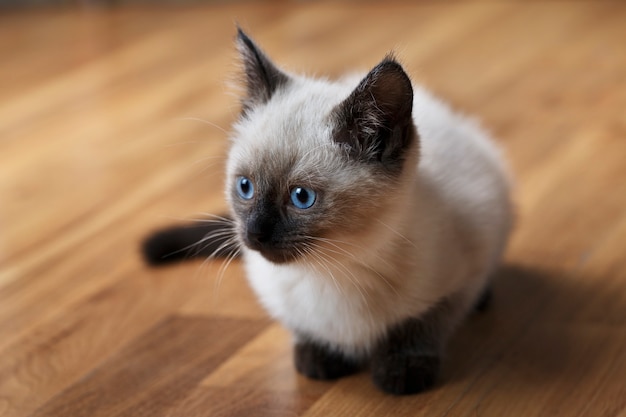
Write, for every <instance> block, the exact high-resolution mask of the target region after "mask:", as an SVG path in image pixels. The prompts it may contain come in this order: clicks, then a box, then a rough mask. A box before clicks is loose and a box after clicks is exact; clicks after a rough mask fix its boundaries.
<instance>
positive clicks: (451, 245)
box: [226, 76, 511, 356]
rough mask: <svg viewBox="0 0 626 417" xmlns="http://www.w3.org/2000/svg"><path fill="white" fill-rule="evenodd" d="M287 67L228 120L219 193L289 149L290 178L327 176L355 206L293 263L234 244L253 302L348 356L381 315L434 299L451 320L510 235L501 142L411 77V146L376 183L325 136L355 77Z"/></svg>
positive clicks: (381, 325)
mask: <svg viewBox="0 0 626 417" xmlns="http://www.w3.org/2000/svg"><path fill="white" fill-rule="evenodd" d="M292 77H293V78H292V82H291V83H290V84H289V85H288V86H287V87H286V88H285V89H281V90H279V91H277V92H276V94H275V95H274V96H273V97H272V98H271V100H269V102H268V103H266V104H264V105H259V106H256V107H254V108H252V109H251V110H250V113H249V116H248V117H246V118H243V119H242V120H241V121H240V122H239V123H238V124H236V126H235V129H234V134H233V138H232V139H233V144H232V149H231V152H230V156H229V161H228V170H227V175H228V180H227V193H226V195H227V198H228V199H232V198H235V197H233V193H232V189H233V187H234V181H235V178H236V176H237V175H238V174H239V171H240V170H241V169H242V167H243V166H247V167H250V166H252V167H253V168H250V169H253V170H256V175H262V173H263V170H264V169H270V168H269V167H263V166H262V165H260V164H258V162H255V161H259V160H260V159H263V160H265V161H272V160H275V161H278V160H282V159H285V158H290V159H291V160H293V161H296V162H295V163H294V164H293V169H292V172H291V175H293V176H294V177H297V178H304V179H306V178H307V176H314V177H326V178H327V180H328V181H329V184H330V185H329V188H333V187H334V188H336V189H341V190H344V191H345V190H350V189H352V188H353V189H354V192H355V193H357V195H358V193H360V194H361V197H360V199H359V200H358V202H356V203H353V204H354V210H355V213H357V212H358V213H361V214H362V215H361V217H359V218H358V219H355V220H353V219H351V218H350V217H346V218H341V219H335V220H338V222H339V223H342V224H343V223H345V229H344V228H342V227H338V228H337V232H336V233H335V234H333V235H330V236H327V237H325V238H324V240H320V241H319V247H318V250H317V251H315V253H312V254H308V255H307V256H305V257H303V258H302V259H299V260H298V261H296V262H292V263H286V264H273V263H271V262H269V261H268V260H266V259H265V258H263V257H262V256H261V255H260V254H259V253H258V252H255V251H252V250H249V249H247V248H246V247H245V246H243V245H242V246H243V248H242V250H243V255H244V261H245V267H246V270H247V275H248V280H249V282H250V284H251V286H252V288H253V289H254V291H255V292H256V293H257V294H258V296H259V299H260V301H261V303H262V304H263V305H264V306H265V308H266V309H267V310H268V311H269V313H270V314H271V315H272V316H273V317H274V318H275V319H277V320H279V321H280V322H281V323H283V324H284V325H285V326H286V327H287V328H289V329H291V330H292V331H294V333H295V334H296V335H306V336H307V337H310V338H313V339H315V340H317V341H321V342H325V343H327V344H328V345H329V346H331V347H334V348H336V349H338V350H340V351H342V352H344V353H345V354H347V355H351V356H361V355H367V354H368V353H369V352H370V351H371V349H372V347H373V345H374V343H375V342H376V341H377V340H378V339H379V338H380V337H381V336H382V335H384V334H385V332H386V329H388V328H389V326H390V325H393V324H396V323H399V322H401V321H402V320H403V319H406V318H410V317H419V316H420V315H421V314H423V313H424V312H425V311H426V310H428V309H429V308H430V307H432V306H433V305H434V304H435V303H437V302H438V301H441V300H443V299H448V300H454V302H455V303H456V304H457V306H458V309H457V310H456V313H455V314H454V315H453V317H451V318H450V329H451V328H452V327H454V325H455V324H456V323H457V322H458V321H460V319H462V317H463V316H464V315H465V314H466V313H467V311H468V310H469V309H471V307H472V306H473V304H474V303H475V301H476V299H477V297H478V296H479V295H480V293H481V291H482V290H483V289H484V288H485V287H486V286H487V283H488V280H489V278H490V275H491V273H492V272H493V271H494V269H495V268H496V267H497V266H498V263H499V261H500V258H501V255H502V252H503V250H504V247H505V244H506V240H507V236H508V234H509V229H510V226H511V205H510V200H509V188H510V186H509V180H508V175H507V170H506V167H505V165H504V163H503V161H502V158H501V155H500V152H499V151H498V150H497V149H496V147H495V146H494V145H493V143H492V142H491V141H490V139H489V138H488V136H487V135H486V134H485V133H484V132H483V131H482V130H481V129H479V128H478V127H477V126H476V125H475V124H474V123H473V122H471V121H470V120H468V119H466V118H464V117H462V116H459V115H458V114H455V113H453V112H452V111H450V109H449V108H448V107H447V106H446V105H444V104H443V103H442V102H440V101H439V100H438V99H436V98H434V97H433V96H432V95H431V94H430V93H428V92H427V91H425V90H424V89H422V88H420V87H418V86H414V102H413V103H414V107H413V115H414V122H415V125H416V127H417V131H418V134H419V146H418V147H414V148H413V149H411V150H410V153H411V154H410V157H409V161H408V163H410V166H409V167H408V168H407V169H405V171H404V173H403V174H402V178H401V181H400V182H399V183H398V184H397V185H396V186H394V187H390V186H385V187H383V186H381V184H380V183H381V181H380V180H378V179H377V178H376V177H375V176H373V175H372V173H371V172H370V171H369V170H368V169H367V168H366V167H361V168H360V167H357V166H351V165H348V164H346V163H345V155H343V154H342V152H345V150H344V149H342V148H341V147H340V146H338V145H337V144H335V143H333V141H332V139H331V133H332V127H333V126H332V122H331V121H330V120H329V114H330V112H331V110H332V109H333V108H334V107H335V106H337V105H338V104H339V103H340V102H341V101H343V100H344V99H345V98H346V97H347V96H348V95H349V94H350V92H351V91H352V90H353V89H354V88H355V87H356V85H357V83H358V79H356V78H352V77H351V78H347V79H344V80H341V81H338V82H330V81H326V80H319V79H311V78H305V77H295V76H292ZM255 164H257V165H255ZM312 181H313V180H312ZM329 193H332V191H330V192H329ZM322 198H324V197H322ZM329 198H331V196H329ZM337 204H341V202H337ZM351 222H354V224H350V223H351ZM348 231H349V232H348Z"/></svg>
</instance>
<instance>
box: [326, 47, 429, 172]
mask: <svg viewBox="0 0 626 417" xmlns="http://www.w3.org/2000/svg"><path fill="white" fill-rule="evenodd" d="M412 111H413V87H412V86H411V80H410V79H409V77H408V75H407V74H406V73H405V72H404V70H403V69H402V66H401V65H400V64H398V63H397V62H396V61H395V59H394V58H393V57H392V56H387V57H386V58H385V59H384V60H383V61H382V62H381V63H380V64H378V65H377V66H376V67H374V69H372V70H371V71H370V72H369V74H367V75H366V76H365V78H363V80H362V81H361V82H360V83H359V85H358V86H357V87H356V89H355V90H354V91H353V92H352V93H351V94H350V96H349V97H348V98H347V99H346V100H344V101H343V102H342V103H341V104H340V105H339V106H337V107H336V108H335V110H334V118H335V123H336V127H335V134H334V140H335V141H336V142H338V143H341V144H343V145H345V146H347V147H348V148H349V150H350V154H351V155H352V156H353V157H355V158H358V159H360V160H363V161H366V162H376V161H377V162H381V163H382V164H383V165H384V166H385V167H386V168H388V169H391V170H397V169H401V168H402V162H403V161H404V159H405V156H406V151H407V149H408V148H409V147H410V145H411V144H412V143H413V141H415V140H417V134H416V132H415V127H414V125H413V118H412Z"/></svg>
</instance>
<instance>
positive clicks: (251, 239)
mask: <svg viewBox="0 0 626 417" xmlns="http://www.w3.org/2000/svg"><path fill="white" fill-rule="evenodd" d="M273 234H274V221H273V220H272V219H267V218H265V219H264V218H253V219H250V221H248V224H247V226H246V239H247V240H248V244H250V245H251V246H253V247H258V246H263V245H266V244H267V243H269V242H270V241H271V240H272V235H273Z"/></svg>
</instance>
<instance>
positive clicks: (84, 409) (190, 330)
mask: <svg viewBox="0 0 626 417" xmlns="http://www.w3.org/2000/svg"><path fill="white" fill-rule="evenodd" d="M262 328H263V325H260V324H259V323H258V322H255V321H244V320H225V319H222V320H212V319H207V318H193V317H172V318H170V319H167V320H165V321H163V322H162V323H161V324H159V325H157V326H155V328H153V329H152V330H151V331H149V332H148V333H146V334H144V335H142V336H140V337H138V338H137V340H136V341H135V342H133V343H132V344H130V345H129V346H128V347H126V348H125V349H123V350H122V351H121V352H120V353H119V354H117V355H115V356H113V357H112V358H110V359H109V360H108V361H107V362H105V363H103V364H102V365H101V366H100V367H97V368H96V369H94V371H93V372H92V373H90V374H89V376H88V377H86V378H85V379H83V380H81V381H80V383H78V384H76V385H73V386H71V387H69V388H68V389H66V390H64V391H63V392H61V393H59V394H58V395H57V396H56V397H54V398H53V399H52V400H51V401H49V402H48V403H46V405H45V406H43V407H42V408H40V409H38V410H37V411H36V412H35V413H33V414H32V416H33V417H35V416H67V415H71V416H77V417H79V416H110V415H115V416H124V415H128V416H152V415H155V413H158V412H159V410H162V409H164V408H167V407H170V406H172V405H174V404H175V403H178V402H180V401H184V399H185V397H186V395H187V394H188V393H189V392H191V390H192V388H193V387H194V386H195V385H197V383H198V382H199V381H201V380H202V378H204V377H205V376H206V375H207V374H209V373H210V372H211V371H212V370H213V369H215V368H216V367H217V366H218V365H219V364H220V363H221V362H222V361H224V360H225V359H226V358H228V357H229V356H230V355H231V354H232V353H233V352H234V351H236V350H237V349H238V348H239V347H240V346H242V345H243V344H244V343H245V342H246V341H247V340H249V339H250V338H251V337H254V336H255V334H256V333H258V332H259V331H260V330H261V329H262Z"/></svg>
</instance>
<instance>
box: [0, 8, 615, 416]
mask: <svg viewBox="0 0 626 417" xmlns="http://www.w3.org/2000/svg"><path fill="white" fill-rule="evenodd" d="M625 21H626V4H624V3H622V2H616V1H603V0H598V1H588V2H585V1H560V2H450V3H439V2H437V3H436V2H417V3H415V4H412V3H405V2H385V3H382V2H381V3H376V2H371V3H370V2H367V3H359V4H358V5H357V4H351V3H327V2H319V3H312V2H308V3H297V2H292V3H285V2H258V3H256V2H243V3H233V4H228V3H220V4H205V5H200V4H194V5H190V6H178V7H166V6H159V7H148V6H133V7H121V6H120V7H111V8H107V9H89V8H82V9H45V10H34V9H33V10H14V11H9V10H0V56H2V57H3V59H2V60H0V416H3V417H4V416H7V417H26V416H189V417H195V416H284V415H304V416H329V415H333V416H334V415H341V416H343V415H350V416H372V415H393V416H475V415H480V416H498V417H502V416H524V417H529V416H546V415H550V416H567V417H571V416H589V415H592V416H603V417H613V416H614V417H618V416H620V417H623V416H626V382H625V381H626V256H625V253H626V250H625V248H626V111H625V109H626V49H625V47H624V39H626V25H624V22H625ZM234 22H239V23H240V24H242V25H243V26H244V27H245V28H247V29H248V30H249V31H250V32H251V33H252V34H253V35H254V37H255V38H256V39H257V40H258V41H259V43H261V45H263V47H264V48H265V49H266V50H267V51H268V52H269V53H270V54H271V55H272V56H273V57H274V58H275V59H276V61H277V62H279V63H280V64H282V65H284V66H285V67H286V68H288V69H292V70H296V71H304V72H308V73H316V74H328V75H329V76H337V75H339V74H342V73H344V72H346V71H353V70H355V69H366V68H367V67H370V66H372V65H374V64H376V63H377V62H378V61H379V60H380V59H381V58H382V57H383V56H384V55H385V54H386V53H387V52H389V51H390V50H394V51H395V52H396V54H397V55H398V57H399V58H400V60H401V61H402V63H403V64H404V66H405V67H406V68H407V70H408V71H409V72H410V73H411V74H412V76H413V78H414V80H415V81H416V82H419V83H424V84H426V85H427V86H429V87H430V88H431V89H432V90H434V91H435V92H437V93H438V94H440V95H442V96H444V97H446V98H447V99H448V100H449V101H450V102H451V103H452V104H453V105H454V106H456V107H458V108H460V109H462V110H463V111H466V112H468V113H469V114H472V115H475V116H476V117H478V118H479V119H480V120H482V121H483V122H484V125H485V126H486V127H487V128H488V129H489V130H490V131H492V132H493V134H494V136H495V137H496V138H497V140H498V142H499V143H500V144H501V145H502V147H503V148H504V150H505V152H506V154H507V157H508V159H509V160H510V162H511V165H512V168H513V171H514V174H515V178H516V191H515V200H516V206H517V211H518V223H517V226H516V230H515V233H514V236H513V239H512V241H511V243H510V246H509V249H508V251H507V254H506V264H505V265H504V266H503V268H502V269H501V271H500V272H499V276H498V280H497V281H496V285H495V290H494V304H493V308H492V309H491V310H489V311H487V312H485V313H483V314H476V315H474V316H472V317H471V318H470V319H469V320H468V322H467V323H466V324H464V325H463V326H462V327H461V328H460V329H459V332H458V334H457V335H455V337H454V338H453V340H452V342H451V344H450V348H449V351H448V353H447V358H446V361H445V363H444V369H443V377H442V380H441V381H440V382H439V383H438V385H437V386H436V388H435V389H434V390H432V391H429V392H427V393H424V394H421V395H418V396H412V397H403V398H397V397H392V396H388V395H385V394H383V393H381V392H379V391H377V390H376V389H375V387H374V386H373V384H372V383H371V381H370V378H369V375H367V374H366V373H362V374H358V375H355V376H352V377H348V378H345V379H342V380H339V381H335V382H319V381H311V380H308V379H306V378H304V377H302V376H300V375H298V374H297V373H296V372H295V370H294V368H293V365H292V357H291V342H290V339H289V335H288V333H287V332H286V331H285V330H284V329H282V328H281V327H280V326H279V325H278V324H275V323H272V322H271V320H270V319H269V318H268V317H267V316H266V315H265V313H264V312H263V310H262V309H261V308H260V306H259V305H258V303H257V302H256V300H255V299H254V296H253V294H252V293H251V291H250V289H249V288H248V287H247V285H246V283H245V279H244V277H243V270H242V268H241V266H240V265H239V264H238V263H237V262H234V263H233V264H232V265H231V266H229V267H228V268H225V269H224V268H222V265H221V264H220V263H219V262H214V261H207V262H191V263H188V264H182V265H175V266H169V267H165V268H162V269H151V268H148V267H147V266H145V265H144V264H143V262H142V260H141V259H140V255H139V244H140V242H141V240H142V238H143V237H144V236H146V235H147V234H148V233H149V232H150V231H152V230H154V229H156V228H158V227H162V226H165V225H168V224H172V223H177V222H182V221H184V220H188V219H192V218H206V216H207V215H206V213H221V212H223V211H224V210H225V207H226V206H225V202H224V200H223V192H222V180H223V174H222V171H223V169H224V156H225V154H226V151H227V147H228V139H227V137H228V133H227V132H228V130H229V126H230V124H231V123H232V122H233V120H234V119H235V117H236V115H237V113H238V111H239V109H238V103H237V99H236V96H235V95H234V94H232V92H233V89H232V88H231V87H230V84H232V83H233V81H235V80H236V79H237V63H236V59H235V58H236V54H235V51H234V47H233V43H232V41H233V37H234V33H235V28H234Z"/></svg>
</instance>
